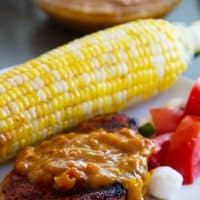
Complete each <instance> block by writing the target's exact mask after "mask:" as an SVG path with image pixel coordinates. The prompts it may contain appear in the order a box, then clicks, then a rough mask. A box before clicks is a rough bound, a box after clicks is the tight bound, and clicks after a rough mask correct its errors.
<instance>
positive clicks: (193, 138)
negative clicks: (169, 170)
mask: <svg viewBox="0 0 200 200" xmlns="http://www.w3.org/2000/svg"><path fill="white" fill-rule="evenodd" d="M199 150H200V117H198V116H186V117H185V118H184V119H183V120H182V121H181V123H180V124H179V126H178V127H177V129H176V131H175V132H174V133H173V134H172V137H171V140H170V143H169V147H168V152H167V154H166V156H165V159H164V163H163V164H164V165H168V166H171V167H173V168H174V169H175V170H177V171H178V172H180V173H181V174H182V175H183V177H184V183H185V184H190V183H192V182H193V181H194V180H195V178H197V177H198V176H199V175H200V151H199Z"/></svg>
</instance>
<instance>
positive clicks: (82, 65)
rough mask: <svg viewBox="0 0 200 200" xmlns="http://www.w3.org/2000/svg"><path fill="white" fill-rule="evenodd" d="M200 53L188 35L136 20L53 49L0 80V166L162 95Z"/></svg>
mask: <svg viewBox="0 0 200 200" xmlns="http://www.w3.org/2000/svg"><path fill="white" fill-rule="evenodd" d="M199 50H200V31H199V24H198V23H197V24H195V25H193V26H191V27H189V28H186V27H184V26H181V25H177V26H175V25H173V24H170V23H168V22H166V21H163V20H141V21H137V22H131V23H127V24H124V25H120V26H117V27H114V28H110V29H107V30H105V31H100V32H97V33H94V34H92V35H89V36H85V37H83V38H81V39H77V40H75V41H73V42H70V43H68V44H67V45H64V46H61V47H59V48H57V49H54V50H52V51H50V52H48V53H46V54H44V55H41V56H40V57H39V58H36V59H33V60H30V61H28V62H26V63H24V64H22V65H20V66H17V67H15V68H13V69H11V70H9V71H8V72H6V73H4V74H2V75H1V76H0V162H3V161H5V160H8V159H9V158H11V157H13V156H14V155H15V153H16V152H17V151H18V150H20V149H21V148H23V147H24V146H27V145H31V144H35V143H37V142H39V141H41V140H43V139H45V138H47V137H48V136H51V135H54V134H57V133H59V132H61V131H64V130H66V129H68V128H71V127H73V126H75V125H76V124H77V123H79V122H80V121H82V120H84V119H86V118H88V117H91V116H93V115H96V114H100V113H109V112H113V111H119V110H121V109H122V108H124V107H125V106H126V105H127V104H128V103H129V102H132V104H133V105H134V104H135V103H137V102H140V101H142V100H144V99H147V98H149V97H151V96H153V95H155V94H157V93H159V92H161V91H163V90H165V89H167V88H169V87H170V86H171V85H172V84H173V83H174V82H175V81H176V80H177V78H178V76H179V75H180V74H181V73H182V72H184V71H185V70H186V68H187V64H188V61H189V60H190V58H191V57H192V56H193V55H194V53H196V52H198V51H199Z"/></svg>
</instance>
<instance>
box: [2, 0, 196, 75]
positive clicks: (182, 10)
mask: <svg viewBox="0 0 200 200" xmlns="http://www.w3.org/2000/svg"><path fill="white" fill-rule="evenodd" d="M69 1H71V2H72V0H69ZM165 1H166V0H165ZM52 2H53V1H52ZM54 2H55V1H54ZM83 2H84V0H83ZM126 2H128V0H127V1H126ZM152 2H153V1H152ZM166 2H167V1H166ZM165 18H166V19H167V20H170V21H172V22H184V23H187V24H190V23H192V22H193V21H195V20H200V0H182V1H181V3H180V4H179V5H178V6H177V7H176V8H175V9H174V10H173V11H172V12H170V13H169V14H168V15H167V16H166V17H165ZM81 35H84V33H80V31H77V32H72V31H71V30H69V27H68V28H66V26H65V28H64V27H63V26H60V25H59V24H57V23H55V22H54V21H53V20H51V19H50V18H49V17H48V16H47V15H46V14H44V13H43V12H42V11H41V10H40V9H39V8H38V7H36V6H35V4H33V2H32V1H31V0H16V1H15V0H0V68H6V67H8V66H12V65H16V64H19V63H22V62H24V61H26V60H27V59H30V58H33V57H36V56H38V55H40V54H41V53H44V52H45V51H47V50H50V49H52V48H55V47H57V46H59V45H62V44H64V43H67V42H68V41H70V40H72V39H74V38H77V37H80V36H81ZM185 75H186V76H187V77H189V78H193V79H195V78H197V77H198V76H200V56H199V57H198V58H195V59H194V60H193V61H192V62H191V63H190V68H189V70H188V71H187V72H186V74H185Z"/></svg>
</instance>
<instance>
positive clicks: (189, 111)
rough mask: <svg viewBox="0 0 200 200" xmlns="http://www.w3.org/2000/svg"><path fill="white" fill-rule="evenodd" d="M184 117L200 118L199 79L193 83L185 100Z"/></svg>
mask: <svg viewBox="0 0 200 200" xmlns="http://www.w3.org/2000/svg"><path fill="white" fill-rule="evenodd" d="M184 115H199V116H200V78H199V79H198V80H197V81H196V82H195V84H194V86H193V88H192V90H191V92H190V96H189V98H188V100H187V103H186V106H185V109H184Z"/></svg>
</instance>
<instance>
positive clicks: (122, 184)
mask: <svg viewBox="0 0 200 200" xmlns="http://www.w3.org/2000/svg"><path fill="white" fill-rule="evenodd" d="M120 116H121V117H120ZM100 118H101V121H103V119H104V116H99V117H98V119H100ZM111 118H112V119H113V120H114V123H115V124H116V123H117V122H118V125H117V127H119V129H116V127H113V130H111V129H110V127H109V132H108V131H106V130H105V129H104V127H105V128H108V126H107V124H106V123H105V121H106V120H107V119H108V121H109V122H111V123H112V121H111V120H110V119H111ZM122 118H123V120H121V119H122ZM96 119H97V118H96ZM96 119H94V121H95V122H96ZM116 119H117V120H116ZM125 120H130V118H128V117H126V116H125V115H121V114H111V115H110V117H109V116H108V115H106V116H105V119H104V123H102V127H100V126H99V123H97V126H96V127H95V126H94V125H93V128H94V129H93V130H91V131H92V132H89V133H80V132H77V133H75V132H74V133H68V134H62V135H59V136H54V137H53V138H51V139H49V140H46V141H44V142H42V143H41V144H40V145H38V146H36V147H27V148H25V149H24V150H22V151H21V152H20V153H19V154H18V155H17V158H16V160H15V165H14V166H15V167H14V170H12V171H11V172H10V174H8V175H7V176H6V178H5V179H4V181H3V183H2V184H1V189H0V199H4V200H7V199H10V200H12V199H20V200H25V199H26V200H33V199H34V200H35V199H55V200H56V199H64V200H78V199H81V200H92V199H98V200H107V199H109V200H125V199H129V200H133V199H134V200H142V199H143V195H144V193H145V191H146V187H147V182H148V179H149V172H148V166H147V165H148V157H149V156H150V154H151V153H152V151H153V149H154V145H153V142H152V141H151V140H149V139H147V138H144V137H142V136H141V135H140V134H138V133H137V130H136V129H135V127H134V128H133V129H132V128H131V127H132V124H131V125H130V127H128V126H127V127H126V128H121V127H124V121H125ZM92 121H93V120H91V122H92ZM87 124H88V122H86V126H87ZM79 127H84V124H82V125H81V126H79Z"/></svg>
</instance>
